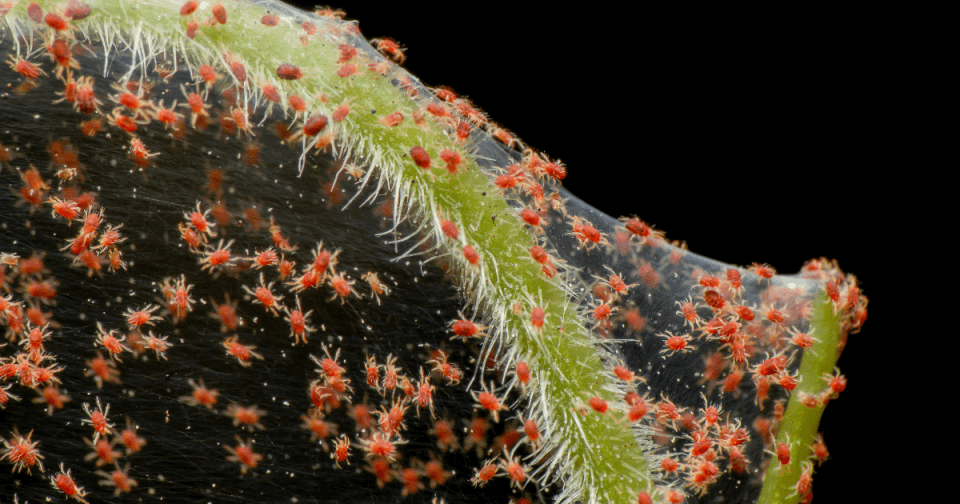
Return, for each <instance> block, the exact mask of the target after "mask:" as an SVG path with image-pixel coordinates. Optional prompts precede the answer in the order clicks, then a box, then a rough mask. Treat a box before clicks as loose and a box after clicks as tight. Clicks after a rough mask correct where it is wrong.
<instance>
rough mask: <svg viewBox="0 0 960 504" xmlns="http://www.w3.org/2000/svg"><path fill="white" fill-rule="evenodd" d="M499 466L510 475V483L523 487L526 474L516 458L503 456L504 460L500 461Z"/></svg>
mask: <svg viewBox="0 0 960 504" xmlns="http://www.w3.org/2000/svg"><path fill="white" fill-rule="evenodd" d="M500 466H501V467H503V470H504V471H506V473H507V475H508V476H510V484H511V485H516V486H517V488H522V487H523V485H524V482H526V480H527V474H526V471H525V470H524V468H523V466H522V465H520V463H519V462H517V459H516V458H507V457H506V456H505V458H504V460H503V461H501V462H500Z"/></svg>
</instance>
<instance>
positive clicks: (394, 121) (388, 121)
mask: <svg viewBox="0 0 960 504" xmlns="http://www.w3.org/2000/svg"><path fill="white" fill-rule="evenodd" d="M402 122H403V114H402V113H401V112H399V111H396V112H391V113H390V114H387V115H385V116H383V117H381V118H380V124H382V125H384V126H386V127H388V128H392V127H394V126H399V125H400V123H402Z"/></svg>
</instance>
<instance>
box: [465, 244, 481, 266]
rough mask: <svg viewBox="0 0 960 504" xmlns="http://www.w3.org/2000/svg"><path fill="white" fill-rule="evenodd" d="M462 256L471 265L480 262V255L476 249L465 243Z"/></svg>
mask: <svg viewBox="0 0 960 504" xmlns="http://www.w3.org/2000/svg"><path fill="white" fill-rule="evenodd" d="M463 257H464V258H465V259H466V260H467V262H468V263H470V264H473V265H477V264H478V263H479V262H480V255H479V254H477V250H476V249H475V248H473V246H471V245H466V246H464V247H463Z"/></svg>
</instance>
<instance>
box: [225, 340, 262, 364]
mask: <svg viewBox="0 0 960 504" xmlns="http://www.w3.org/2000/svg"><path fill="white" fill-rule="evenodd" d="M237 340H238V338H237V337H236V336H230V337H228V338H227V339H225V340H223V348H225V349H226V350H227V355H231V356H233V357H236V358H237V361H238V362H239V363H240V365H241V366H244V367H248V366H250V358H251V357H256V358H257V359H260V360H263V356H262V355H260V354H258V353H257V352H254V351H253V349H254V348H257V347H256V346H254V345H243V344H241V343H239V342H238V341H237Z"/></svg>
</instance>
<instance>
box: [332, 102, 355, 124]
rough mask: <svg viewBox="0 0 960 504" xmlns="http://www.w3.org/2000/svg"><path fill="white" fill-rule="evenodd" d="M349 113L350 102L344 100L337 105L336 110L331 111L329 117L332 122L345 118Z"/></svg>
mask: <svg viewBox="0 0 960 504" xmlns="http://www.w3.org/2000/svg"><path fill="white" fill-rule="evenodd" d="M349 114H350V104H349V103H346V102H344V103H343V104H341V105H340V106H339V107H337V110H335V111H333V114H332V115H331V116H330V118H331V119H333V122H340V121H343V120H344V119H346V118H347V116H348V115H349Z"/></svg>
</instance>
